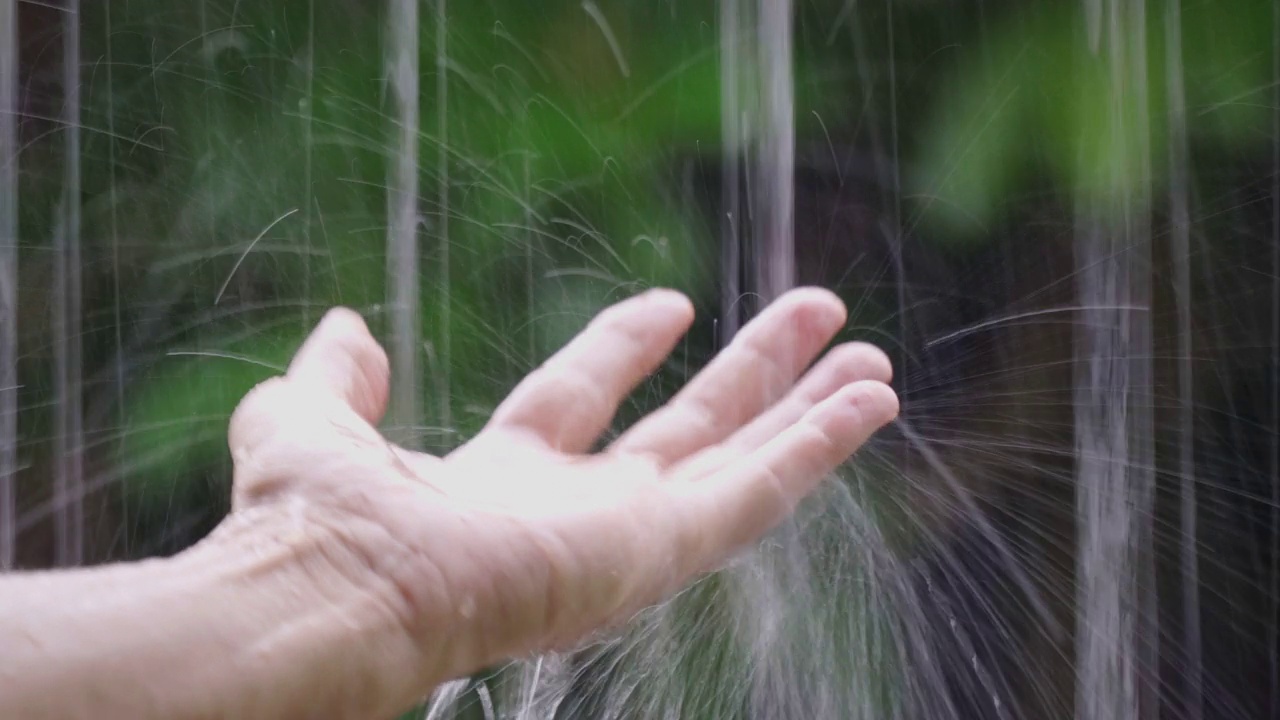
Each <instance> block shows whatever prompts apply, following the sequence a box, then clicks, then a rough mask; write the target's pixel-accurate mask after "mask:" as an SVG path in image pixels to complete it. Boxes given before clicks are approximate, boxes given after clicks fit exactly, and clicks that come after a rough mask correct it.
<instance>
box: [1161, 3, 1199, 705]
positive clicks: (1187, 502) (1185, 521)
mask: <svg viewBox="0 0 1280 720" xmlns="http://www.w3.org/2000/svg"><path fill="white" fill-rule="evenodd" d="M1165 64H1166V67H1165V72H1166V73H1167V83H1168V87H1167V92H1168V94H1169V141H1168V142H1169V225H1170V231H1169V239H1170V244H1171V247H1170V250H1171V254H1172V257H1173V263H1174V286H1175V287H1174V295H1175V302H1176V303H1177V306H1178V354H1177V356H1178V434H1177V437H1178V440H1177V443H1178V464H1177V468H1178V477H1179V478H1181V487H1180V493H1181V521H1182V527H1181V531H1182V534H1181V535H1180V536H1179V542H1180V543H1181V548H1180V551H1181V562H1182V617H1183V621H1182V623H1183V638H1182V644H1183V647H1182V652H1183V657H1184V658H1185V663H1186V664H1185V665H1184V666H1182V667H1181V668H1180V674H1181V675H1182V677H1183V678H1184V682H1185V683H1186V690H1185V696H1184V698H1183V702H1184V703H1185V706H1184V708H1183V713H1184V714H1183V717H1185V718H1187V720H1199V719H1200V718H1201V717H1202V716H1203V711H1204V682H1203V677H1204V671H1203V668H1202V662H1201V652H1202V650H1201V645H1202V643H1201V639H1200V554H1199V548H1198V544H1199V534H1198V532H1197V528H1196V520H1197V517H1196V515H1197V502H1196V469H1195V418H1194V415H1193V413H1194V410H1195V394H1194V387H1195V386H1194V377H1193V375H1192V373H1193V366H1192V357H1193V355H1192V352H1193V351H1194V347H1193V346H1192V338H1191V332H1192V328H1191V309H1192V301H1193V299H1194V298H1193V297H1192V290H1191V212H1190V207H1189V206H1190V198H1189V195H1190V189H1189V188H1190V183H1191V180H1190V167H1189V165H1190V160H1189V158H1188V154H1187V125H1186V121H1187V100H1186V90H1185V88H1184V86H1183V69H1182V3H1181V2H1179V0H1170V2H1169V3H1168V5H1166V6H1165Z"/></svg>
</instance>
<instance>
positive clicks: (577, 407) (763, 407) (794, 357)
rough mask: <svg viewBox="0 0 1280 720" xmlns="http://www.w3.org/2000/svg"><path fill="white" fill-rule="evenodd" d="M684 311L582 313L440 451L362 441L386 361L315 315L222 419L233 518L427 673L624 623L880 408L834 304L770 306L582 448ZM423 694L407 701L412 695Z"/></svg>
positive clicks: (854, 445) (795, 484)
mask: <svg viewBox="0 0 1280 720" xmlns="http://www.w3.org/2000/svg"><path fill="white" fill-rule="evenodd" d="M692 319H693V309H692V306H691V305H690V303H689V302H688V300H686V299H685V298H684V297H683V296H681V295H679V294H677V293H675V292H670V291H650V292H647V293H644V294H642V295H639V296H637V297H633V298H631V299H629V300H626V301H624V302H621V303H619V304H617V305H615V306H613V307H611V308H609V309H607V310H605V311H604V312H602V313H601V314H600V315H599V316H598V317H596V318H595V319H594V320H593V321H592V322H591V323H590V325H589V326H588V327H587V328H586V329H585V330H583V331H582V333H581V334H579V335H578V336H577V337H576V338H575V339H574V340H573V341H572V342H571V343H569V345H567V346H566V347H565V348H564V349H563V350H561V351H560V352H559V353H558V354H557V355H555V356H554V357H553V358H551V359H550V360H549V361H547V363H546V364H544V365H543V366H542V367H540V368H539V369H538V370H536V371H535V372H533V373H532V374H531V375H529V376H528V377H527V378H526V379H525V380H524V381H523V382H522V383H521V384H520V385H519V386H518V387H517V388H516V389H515V390H514V392H512V393H511V395H510V396H509V397H508V398H507V400H506V401H505V402H504V403H503V404H502V405H501V406H500V407H499V408H498V410H497V411H496V412H495V413H494V415H493V417H492V419H491V421H490V422H489V423H488V425H487V426H486V427H485V429H484V430H483V432H481V433H480V434H479V435H477V436H476V437H475V439H473V440H472V441H471V442H469V443H467V444H466V445H465V446H463V447H462V448H460V449H458V450H457V451H455V452H453V453H451V454H449V455H448V456H446V457H443V458H440V457H434V456H430V455H425V454H420V453H415V452H409V451H407V450H404V449H402V448H399V447H395V446H393V445H392V444H390V443H389V442H387V441H386V440H385V439H384V438H383V437H382V436H381V435H380V434H379V433H378V431H377V430H376V429H375V424H376V423H378V422H379V420H380V418H381V416H382V414H383V412H384V410H385V406H386V402H387V396H388V366H387V359H386V356H385V354H384V353H383V351H382V350H381V348H380V347H379V346H378V344H377V343H376V342H375V341H374V340H373V338H372V337H371V336H370V335H369V333H368V331H367V329H366V328H365V325H364V323H363V322H362V321H361V319H360V318H359V316H358V315H356V314H355V313H353V312H351V311H348V310H334V311H332V312H330V313H329V314H328V315H327V316H326V317H325V318H324V320H323V321H322V322H321V323H320V325H319V327H318V328H317V329H316V330H315V332H314V333H313V334H312V336H311V337H310V338H309V339H308V340H307V341H306V342H305V343H304V345H303V347H302V348H301V349H300V350H299V352H298V354H297V356H296V357H295V359H294V360H293V362H292V364H291V365H290V367H289V370H288V372H287V374H286V375H285V376H284V377H281V378H275V379H272V380H269V381H267V382H265V383H263V384H262V385H260V386H259V387H258V388H256V389H255V390H254V391H253V392H251V393H250V394H249V395H248V396H247V397H246V398H245V399H244V401H243V402H242V403H241V405H240V407H239V408H238V409H237V410H236V413H235V415H234V417H233V418H232V421H231V429H230V446H231V451H232V456H233V458H234V461H235V485H234V499H233V513H232V518H233V520H234V518H235V517H236V516H237V515H245V514H252V515H253V516H255V517H262V516H264V515H273V516H288V517H289V518H292V520H291V522H295V523H296V525H297V527H299V528H301V529H302V531H303V532H307V533H312V534H314V535H316V536H319V537H323V538H328V539H331V542H332V549H331V551H330V552H329V553H328V556H329V557H331V558H332V559H333V562H334V563H337V564H341V565H342V566H343V571H344V572H346V573H348V574H349V577H351V578H353V582H358V583H360V584H361V585H363V586H365V587H367V588H368V589H369V592H370V593H373V594H375V595H378V596H380V597H381V600H382V602H383V604H382V606H383V607H385V609H386V612H387V613H389V614H392V615H394V617H395V620H396V622H398V623H400V624H401V625H402V626H403V628H404V630H405V632H406V634H407V635H408V636H409V637H410V638H411V639H412V642H413V643H414V644H415V647H417V648H419V649H420V651H421V656H422V665H423V667H421V668H417V669H414V672H416V673H418V676H419V677H421V678H423V679H424V681H428V680H429V681H432V682H440V681H442V680H445V679H448V678H449V677H453V676H457V675H460V674H464V673H467V672H471V671H474V670H477V669H479V668H480V667H483V666H484V665H486V664H489V663H493V662H498V661H502V660H505V659H508V658H511V657H513V656H518V655H522V654H526V653H532V652H538V651H544V650H548V649H556V648H563V647H567V646H569V645H571V644H573V643H577V642H580V641H581V640H582V639H583V638H584V637H585V636H586V635H588V634H590V633H591V632H593V631H595V630H598V629H600V628H605V627H608V626H610V625H612V624H616V623H618V622H623V621H625V620H627V619H628V618H629V617H630V616H631V614H632V613H634V612H636V611H638V610H639V609H642V608H643V607H645V606H646V605H649V604H652V603H654V602H657V601H659V600H661V599H663V598H664V597H665V596H666V595H668V594H670V593H672V592H674V591H675V590H677V589H679V588H680V587H681V586H682V585H683V584H685V583H687V582H688V581H689V580H690V579H691V578H693V577H694V576H696V575H697V574H698V573H701V572H705V571H708V570H713V569H715V568H716V567H718V566H719V565H720V564H721V563H722V562H724V561H725V560H726V559H727V558H728V557H729V556H730V554H731V553H733V552H735V551H737V550H739V549H741V548H742V547H744V546H746V545H748V544H750V543H752V542H754V541H756V540H757V539H758V538H759V537H760V536H761V535H762V534H764V533H765V532H767V531H768V530H770V529H771V528H773V527H774V526H775V525H777V524H778V523H779V522H780V521H782V520H783V519H785V518H786V517H787V516H788V514H789V513H790V512H791V511H792V509H793V508H794V507H795V505H796V503H797V502H799V501H800V500H801V499H802V498H804V497H805V496H806V495H808V494H809V493H810V492H811V491H812V490H813V489H814V488H815V487H816V486H817V485H818V484H819V482H820V481H821V480H822V479H823V478H824V476H826V475H827V474H828V473H829V472H831V471H832V470H833V469H834V468H835V467H836V466H837V465H838V464H840V463H841V462H843V461H844V460H845V459H847V458H848V456H849V455H850V454H851V453H853V452H854V451H855V450H857V449H858V447H859V446H860V445H861V444H862V443H863V442H864V441H865V440H866V439H867V438H868V436H869V435H870V434H871V433H872V432H874V431H875V430H877V429H878V428H880V427H881V426H883V425H884V424H885V423H887V422H889V421H890V420H891V419H892V418H893V417H894V416H895V414H896V413H897V409H898V405H897V398H896V397H895V395H894V393H893V391H892V390H890V389H889V387H888V386H887V385H886V384H885V383H886V382H888V380H889V378H890V366H889V361H888V359H887V358H886V357H885V356H884V354H883V353H881V352H880V351H879V350H876V349H875V348H873V347H871V346H868V345H864V344H849V345H843V346H840V347H837V348H836V349H834V350H833V351H831V352H830V353H828V354H827V355H826V357H825V358H823V359H822V360H821V361H820V362H818V363H817V364H816V365H815V366H814V367H813V368H812V369H811V370H809V371H808V372H807V373H805V374H804V377H803V378H802V379H800V380H799V382H798V383H797V382H796V380H797V378H798V377H799V376H800V375H801V374H802V373H803V372H804V371H805V369H806V368H807V367H808V366H809V365H810V363H812V362H813V360H814V358H815V357H816V356H817V355H818V354H819V353H820V352H821V351H822V349H823V348H824V347H825V346H826V345H827V344H828V343H829V342H830V341H831V339H832V338H833V337H834V335H835V333H836V332H837V331H838V330H839V329H840V328H841V327H842V326H843V324H844V322H845V319H846V314H845V309H844V306H843V305H842V303H841V302H840V301H839V300H838V299H837V298H836V297H835V296H834V295H832V294H830V293H827V292H825V291H820V290H815V289H802V290H797V291H793V292H791V293H788V294H786V295H785V296H783V297H782V298H781V299H779V300H778V301H777V302H775V303H774V304H773V305H771V306H770V307H769V308H768V309H766V310H765V311H764V312H763V313H762V314H761V315H760V316H759V317H758V318H757V319H756V320H755V321H754V322H752V323H751V324H749V325H748V326H747V327H746V328H744V329H743V330H742V332H741V333H739V335H738V337H737V338H736V339H735V340H734V342H733V343H732V344H731V345H730V346H729V347H728V348H726V349H725V350H724V351H723V352H722V353H720V354H719V355H718V356H717V357H716V358H715V359H714V361H712V362H711V363H710V364H709V365H708V366H707V368H706V369H705V370H704V371H703V372H702V373H700V374H699V375H698V376H697V377H696V378H694V379H693V380H692V381H691V382H690V383H689V384H688V385H687V386H686V387H685V388H684V389H683V390H682V391H681V392H680V393H679V394H678V395H677V396H676V397H675V399H673V400H672V401H671V403H669V404H668V405H667V406H666V407H664V408H662V409H661V410H659V411H657V412H655V413H653V414H652V415H650V416H648V417H647V418H645V419H643V420H642V421H640V422H639V423H638V424H636V425H635V426H633V427H631V428H630V429H629V430H627V431H626V432H625V433H624V434H622V435H621V436H620V437H619V438H618V439H617V440H616V441H614V442H613V443H612V444H611V445H610V446H609V447H608V449H606V450H605V451H604V452H601V453H598V454H587V451H588V450H589V448H590V447H591V446H592V444H593V443H594V442H595V441H596V440H597V438H598V437H599V436H600V435H601V434H602V433H603V432H604V430H605V429H606V427H607V425H608V424H609V423H610V421H611V420H612V418H613V416H614V414H615V412H616V410H617V408H618V406H619V403H620V402H622V401H623V400H624V398H625V397H626V396H627V394H628V393H629V392H630V391H631V390H632V389H633V388H634V387H636V386H637V385H638V384H639V383H640V382H641V381H643V380H644V379H645V377H646V376H648V375H649V374H651V373H652V372H653V371H654V370H656V369H657V367H658V366H659V364H660V363H661V362H662V360H663V359H664V358H665V357H666V356H667V355H668V354H669V353H670V352H671V350H672V349H673V347H674V346H675V344H676V343H677V342H678V340H679V338H680V337H681V336H682V335H683V334H684V333H685V331H686V330H687V329H688V327H689V324H690V323H691V322H692ZM427 689H428V688H425V687H424V688H421V690H422V691H424V692H425V691H426V690H427Z"/></svg>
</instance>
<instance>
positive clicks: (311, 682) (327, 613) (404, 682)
mask: <svg viewBox="0 0 1280 720" xmlns="http://www.w3.org/2000/svg"><path fill="white" fill-rule="evenodd" d="M349 524H350V523H347V522H345V519H344V522H338V520H337V519H336V518H328V517H326V516H325V515H324V514H323V513H322V512H320V511H319V510H317V509H315V508H313V507H308V506H306V505H303V504H301V503H299V504H296V505H293V506H291V505H289V504H288V503H287V502H280V503H278V504H273V505H263V506H259V507H253V508H249V509H245V510H241V511H238V512H236V513H233V514H232V515H231V516H229V517H228V518H227V519H226V520H225V521H224V522H223V524H222V525H220V526H219V527H218V528H217V529H216V530H215V531H214V532H213V533H212V534H210V536H209V537H208V538H207V539H206V540H205V541H203V542H201V543H199V544H198V545H196V546H195V547H193V548H191V549H190V550H188V551H187V552H185V553H182V554H180V555H178V556H175V557H174V558H172V559H171V561H170V562H171V563H172V571H173V572H174V573H176V574H178V575H180V576H183V577H186V578H189V579H190V582H191V584H192V589H193V591H194V592H195V593H199V594H204V593H207V594H208V595H207V597H208V598H210V600H209V602H217V603H221V604H223V605H224V606H225V608H224V610H225V612H226V613H227V614H228V615H229V614H233V613H234V614H236V615H238V616H240V618H241V619H242V622H243V623H244V624H243V626H241V627H238V628H233V629H232V630H233V632H236V633H239V634H238V636H237V637H238V640H237V642H236V644H237V646H236V647H234V648H231V649H230V650H231V652H230V654H229V655H228V656H227V657H226V662H227V664H228V665H229V666H230V667H229V668H228V672H229V673H230V674H231V676H232V679H231V680H230V681H229V686H230V688H231V690H230V692H232V693H237V692H238V693H240V701H239V702H238V703H237V704H235V705H234V709H235V710H236V712H232V713H230V715H231V716H235V717H281V718H287V717H320V716H323V717H335V718H346V717H352V718H368V717H381V716H384V715H387V716H390V715H393V714H394V713H396V712H400V711H403V710H404V709H406V708H407V707H409V706H411V705H412V704H413V703H414V702H415V701H416V700H417V699H418V698H419V697H421V696H422V695H424V694H425V693H426V692H427V691H429V690H430V688H431V686H432V685H433V684H434V683H436V682H438V681H439V680H440V677H439V676H438V675H437V668H438V658H437V656H435V655H432V656H430V657H428V656H427V655H426V654H425V653H424V651H423V648H422V643H421V642H420V639H419V638H417V637H415V636H413V635H412V634H411V633H410V632H408V629H407V628H408V627H409V626H408V625H407V624H406V615H405V613H406V612H407V610H406V608H405V607H404V606H403V601H402V598H401V597H400V596H399V593H398V592H397V589H396V588H395V583H394V582H393V580H392V579H390V578H388V577H385V576H383V575H381V574H380V573H379V572H378V569H377V567H376V565H374V564H373V563H371V562H370V557H374V556H378V555H380V554H381V553H379V552H378V551H377V550H376V549H375V548H374V547H372V546H370V545H369V544H368V542H367V538H366V539H364V540H363V541H361V539H360V538H359V536H360V535H362V534H364V533H370V532H371V530H370V529H368V528H361V527H359V525H358V523H356V527H355V528H352V527H348V525H349ZM353 533H355V534H356V536H357V537H354V538H353V537H352V534H353ZM215 598H216V600H214V599H215ZM206 604H208V603H206Z"/></svg>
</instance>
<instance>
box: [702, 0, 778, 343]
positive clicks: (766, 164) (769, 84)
mask: <svg viewBox="0 0 1280 720" xmlns="http://www.w3.org/2000/svg"><path fill="white" fill-rule="evenodd" d="M791 23H792V7H791V2H790V0H786V1H785V2H775V1H773V0H724V1H723V2H721V3H720V87H721V115H720V123H721V148H722V152H723V156H724V167H723V177H724V178H725V180H724V183H723V190H722V193H723V205H724V207H723V209H722V215H721V252H722V268H721V274H722V290H721V303H722V306H723V313H724V322H723V326H722V329H721V336H722V338H723V339H724V340H725V341H727V340H728V339H730V338H732V336H733V334H734V333H735V332H736V331H737V328H738V325H739V323H740V321H741V319H742V316H743V314H744V312H746V313H749V312H750V311H751V310H752V309H753V308H760V307H763V306H764V305H767V304H768V303H769V301H771V300H772V299H773V298H775V297H777V296H778V295H779V294H781V293H782V292H785V291H786V290H788V289H790V288H791V287H794V286H795V283H796V277H795V273H796V270H795V228H794V224H795V184H794V176H795V101H794V94H795V91H794V89H793V69H792V50H791V35H792V31H791ZM744 300H746V302H744Z"/></svg>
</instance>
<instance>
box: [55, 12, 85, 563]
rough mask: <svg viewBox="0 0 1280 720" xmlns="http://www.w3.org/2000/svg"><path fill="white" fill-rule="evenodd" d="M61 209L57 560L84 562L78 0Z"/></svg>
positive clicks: (65, 59)
mask: <svg viewBox="0 0 1280 720" xmlns="http://www.w3.org/2000/svg"><path fill="white" fill-rule="evenodd" d="M62 87H63V95H62V117H63V125H62V132H63V133H64V142H63V147H64V152H65V153H66V158H65V160H64V163H65V166H64V169H63V177H62V200H61V206H62V208H61V209H62V213H61V217H59V218H58V221H57V225H56V227H55V237H54V243H55V248H56V257H55V260H54V265H55V277H56V282H55V297H54V319H53V323H52V330H53V334H54V363H55V365H56V366H57V367H56V376H55V378H54V387H55V391H54V394H55V403H56V405H55V412H56V414H57V424H56V430H55V434H54V457H55V461H56V462H57V469H56V474H55V477H54V499H55V506H56V508H57V512H56V514H55V515H54V523H55V526H56V527H55V544H54V553H55V558H54V560H55V562H57V563H58V564H59V565H63V566H70V565H79V564H81V563H82V562H84V551H85V547H84V521H85V516H84V460H83V457H84V429H83V423H84V412H83V405H82V400H81V387H82V384H81V337H80V291H81V283H80V0H66V6H65V8H64V9H63V12H62Z"/></svg>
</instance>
